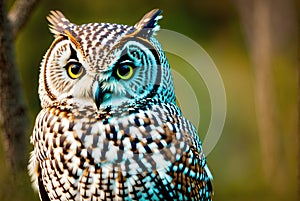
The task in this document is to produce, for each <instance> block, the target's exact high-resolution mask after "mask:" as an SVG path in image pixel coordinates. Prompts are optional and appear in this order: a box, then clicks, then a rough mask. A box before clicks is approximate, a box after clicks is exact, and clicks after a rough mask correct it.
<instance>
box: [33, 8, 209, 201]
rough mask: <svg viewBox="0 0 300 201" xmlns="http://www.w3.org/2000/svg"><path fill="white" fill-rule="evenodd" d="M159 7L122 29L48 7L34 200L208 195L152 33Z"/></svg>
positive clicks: (204, 171)
mask: <svg viewBox="0 0 300 201" xmlns="http://www.w3.org/2000/svg"><path fill="white" fill-rule="evenodd" d="M160 13H161V11H159V10H153V11H151V12H149V13H148V14H146V15H145V17H144V18H142V20H141V21H140V22H138V23H137V24H136V25H135V26H127V25H118V24H108V23H90V24H84V25H75V24H72V23H70V22H69V20H67V19H66V18H65V17H64V15H63V14H62V13H61V12H58V11H52V12H51V15H50V16H49V17H48V20H49V22H50V23H51V25H50V30H51V32H52V33H53V34H54V35H55V40H54V42H53V43H52V45H51V46H50V48H49V50H48V51H47V53H46V55H45V57H44V60H43V62H42V64H41V72H40V80H39V96H40V99H41V105H42V110H41V111H40V113H39V114H38V116H37V118H36V122H35V127H34V131H33V135H32V137H31V143H32V144H33V146H34V150H33V151H32V153H31V159H30V164H29V170H30V175H31V177H32V180H33V182H34V186H35V187H36V189H37V190H38V191H39V194H40V198H41V200H43V201H45V200H170V199H173V200H211V195H212V187H211V179H212V178H211V174H210V172H209V170H208V167H207V165H206V160H205V156H204V153H203V150H202V148H201V141H200V139H199V137H198V134H197V131H196V129H195V128H194V126H193V125H192V124H191V123H190V122H189V121H188V120H187V119H186V118H184V117H183V116H182V113H181V111H180V109H179V108H178V107H177V105H176V102H175V94H174V88H173V82H172V77H171V73H170V68H169V64H168V62H167V60H166V57H165V55H164V52H163V50H162V48H161V47H160V45H159V43H158V41H157V40H156V39H155V38H154V36H153V35H154V33H155V32H156V31H158V29H159V27H158V24H157V21H158V20H159V19H160V18H161V16H160Z"/></svg>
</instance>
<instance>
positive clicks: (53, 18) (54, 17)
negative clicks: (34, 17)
mask: <svg viewBox="0 0 300 201" xmlns="http://www.w3.org/2000/svg"><path fill="white" fill-rule="evenodd" d="M47 20H48V21H49V22H50V25H49V29H50V31H51V33H53V34H54V35H55V36H60V35H65V30H68V29H69V28H70V26H72V23H70V21H69V20H68V19H67V18H66V17H65V16H64V15H63V14H62V13H61V12H60V11H58V10H56V11H51V12H50V15H49V16H48V17H47Z"/></svg>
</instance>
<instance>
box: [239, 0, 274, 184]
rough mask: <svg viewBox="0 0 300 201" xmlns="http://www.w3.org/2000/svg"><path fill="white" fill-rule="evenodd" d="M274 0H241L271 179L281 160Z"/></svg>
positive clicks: (266, 169)
mask: <svg viewBox="0 0 300 201" xmlns="http://www.w3.org/2000/svg"><path fill="white" fill-rule="evenodd" d="M271 4H272V1H271V0H253V1H247V0H238V9H239V13H240V16H241V19H242V24H243V25H244V28H245V36H246V39H247V43H248V46H249V50H250V57H251V61H252V65H253V72H254V81H255V82H254V94H255V107H256V119H257V126H258V133H259V139H260V144H261V155H262V164H263V170H264V175H265V176H266V179H267V180H268V181H271V179H272V177H273V176H274V175H276V174H275V172H276V167H277V165H278V164H277V163H278V153H279V151H278V149H279V148H278V146H279V144H278V133H277V123H278V122H277V117H276V103H275V102H276V101H275V96H274V81H273V72H272V54H273V52H272V29H271V28H272V27H271V24H272V23H271Z"/></svg>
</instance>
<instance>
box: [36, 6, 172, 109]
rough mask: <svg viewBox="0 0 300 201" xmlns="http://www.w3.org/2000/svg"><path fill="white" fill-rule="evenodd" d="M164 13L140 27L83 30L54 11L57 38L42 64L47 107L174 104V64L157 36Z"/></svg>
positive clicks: (41, 87) (148, 18) (155, 13)
mask: <svg viewBox="0 0 300 201" xmlns="http://www.w3.org/2000/svg"><path fill="white" fill-rule="evenodd" d="M159 14H160V11H159V10H153V11H151V12H149V13H148V14H146V15H145V16H144V17H143V18H142V19H141V20H140V21H139V22H138V23H137V24H136V25H135V26H126V25H118V24H108V23H90V24H84V25H80V26H79V25H75V24H72V23H70V22H69V20H67V19H66V18H65V17H64V16H63V15H62V14H61V13H60V12H58V11H56V12H52V15H50V16H49V17H48V20H49V22H50V23H51V26H50V30H51V32H52V33H53V34H54V35H55V40H54V42H53V43H52V45H51V46H50V48H49V50H48V51H47V53H46V55H45V57H44V60H43V62H42V65H41V72H40V83H39V95H40V99H41V105H42V107H49V106H52V105H54V104H56V103H58V104H60V105H62V104H80V105H91V106H94V107H96V108H98V109H101V108H107V107H119V106H121V105H132V104H135V103H136V102H137V101H140V100H149V101H154V100H155V101H158V100H161V101H169V102H170V101H171V102H172V101H175V98H174V97H175V96H174V93H173V83H172V79H171V78H170V76H171V74H170V69H169V65H168V63H167V60H166V57H165V55H164V53H163V51H162V49H161V47H160V45H159V43H158V41H157V40H156V39H155V38H154V36H153V35H154V33H155V32H156V31H157V30H158V29H159V26H158V25H157V21H158V20H159V19H160V18H161V16H160V15H159ZM164 77H169V79H163V78H164ZM163 80H164V81H163Z"/></svg>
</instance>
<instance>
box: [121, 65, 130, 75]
mask: <svg viewBox="0 0 300 201" xmlns="http://www.w3.org/2000/svg"><path fill="white" fill-rule="evenodd" d="M118 71H119V74H120V75H121V76H126V75H127V74H128V73H129V72H130V66H128V65H124V66H121V67H120V68H119V70H118Z"/></svg>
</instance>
